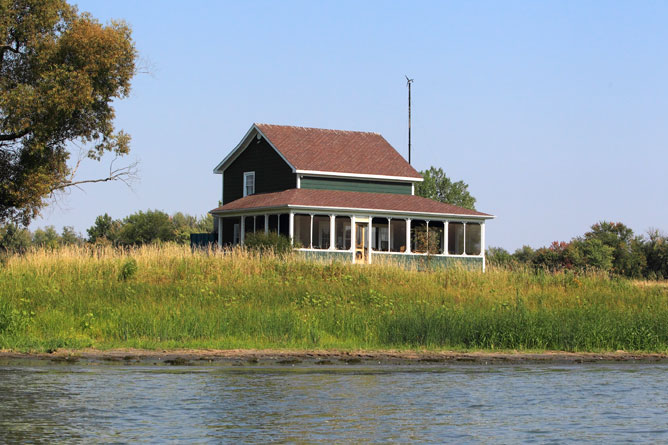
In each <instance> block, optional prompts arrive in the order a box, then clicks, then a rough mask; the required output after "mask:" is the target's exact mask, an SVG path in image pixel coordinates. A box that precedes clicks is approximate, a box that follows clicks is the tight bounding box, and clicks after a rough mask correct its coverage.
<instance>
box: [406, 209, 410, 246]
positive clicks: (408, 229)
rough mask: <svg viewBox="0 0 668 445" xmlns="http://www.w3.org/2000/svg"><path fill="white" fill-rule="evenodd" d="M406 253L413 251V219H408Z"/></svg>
mask: <svg viewBox="0 0 668 445" xmlns="http://www.w3.org/2000/svg"><path fill="white" fill-rule="evenodd" d="M406 253H411V219H410V218H408V219H407V220H406Z"/></svg>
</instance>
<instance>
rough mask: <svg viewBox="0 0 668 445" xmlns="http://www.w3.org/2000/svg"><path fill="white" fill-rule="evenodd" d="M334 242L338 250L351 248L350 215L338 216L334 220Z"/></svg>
mask: <svg viewBox="0 0 668 445" xmlns="http://www.w3.org/2000/svg"><path fill="white" fill-rule="evenodd" d="M334 242H335V243H336V244H335V247H336V249H337V250H350V217H348V216H337V217H336V219H335V220H334Z"/></svg>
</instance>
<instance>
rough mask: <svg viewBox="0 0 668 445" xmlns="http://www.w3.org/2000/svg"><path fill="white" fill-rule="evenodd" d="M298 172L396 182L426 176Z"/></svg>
mask: <svg viewBox="0 0 668 445" xmlns="http://www.w3.org/2000/svg"><path fill="white" fill-rule="evenodd" d="M294 172H295V173H297V174H302V175H309V176H340V177H344V178H364V179H384V180H387V181H396V182H422V181H424V178H422V177H420V178H417V177H415V178H413V177H411V176H391V175H371V174H366V173H341V172H327V171H319V170H294Z"/></svg>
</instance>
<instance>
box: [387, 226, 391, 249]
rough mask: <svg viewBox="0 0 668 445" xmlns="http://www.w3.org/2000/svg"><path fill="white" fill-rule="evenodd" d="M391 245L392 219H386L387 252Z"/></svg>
mask: <svg viewBox="0 0 668 445" xmlns="http://www.w3.org/2000/svg"><path fill="white" fill-rule="evenodd" d="M391 244H392V218H387V251H388V252H389V251H390V245H391Z"/></svg>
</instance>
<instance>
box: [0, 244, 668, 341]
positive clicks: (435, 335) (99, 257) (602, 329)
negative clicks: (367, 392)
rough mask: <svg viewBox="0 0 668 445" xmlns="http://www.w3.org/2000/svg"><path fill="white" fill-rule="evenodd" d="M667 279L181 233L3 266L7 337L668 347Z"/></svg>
mask: <svg viewBox="0 0 668 445" xmlns="http://www.w3.org/2000/svg"><path fill="white" fill-rule="evenodd" d="M667 303H668V287H666V286H639V285H637V284H636V283H633V282H631V281H627V280H623V279H610V278H608V277H607V276H605V275H597V274H591V275H586V276H575V275H573V274H569V273H556V274H549V273H535V272H532V271H512V272H511V271H507V270H503V269H494V268H491V269H488V271H487V272H486V273H484V274H483V273H480V272H475V271H469V270H464V269H456V268H455V269H447V270H429V271H416V270H410V269H404V268H401V267H398V266H396V265H393V264H392V263H391V262H384V263H383V264H374V265H366V266H360V265H356V266H355V265H348V264H341V263H319V262H313V261H306V260H302V259H299V258H298V257H296V256H287V257H276V256H274V255H271V254H266V253H265V254H263V255H258V254H254V253H252V252H247V251H243V250H233V251H228V252H224V253H223V252H219V251H195V252H192V251H191V250H190V249H189V248H187V247H180V246H175V245H164V246H148V247H142V248H137V249H130V250H116V249H113V248H99V249H98V248H64V249H60V250H56V251H48V250H34V251H30V252H28V253H27V254H25V255H22V256H10V257H8V258H6V259H5V261H4V262H3V263H1V265H0V348H11V349H18V350H39V351H44V350H51V349H56V348H62V347H67V348H84V347H95V348H101V349H105V348H112V347H139V348H305V349H311V348H344V349H358V348H361V349H387V348H399V349H405V348H411V349H412V348H427V349H442V348H448V349H449V348H452V349H531V350H535V349H538V350H569V351H603V350H618V349H624V350H628V351H662V352H663V351H668V304H667Z"/></svg>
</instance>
